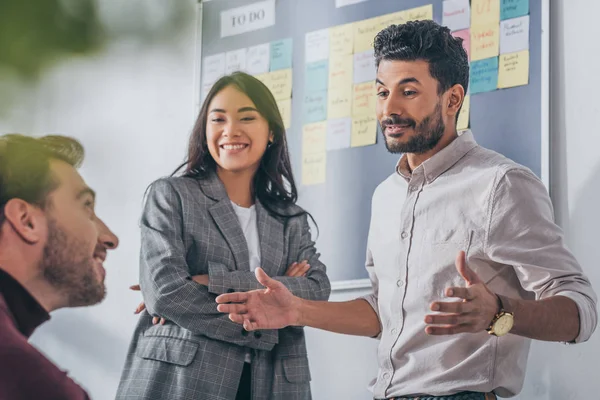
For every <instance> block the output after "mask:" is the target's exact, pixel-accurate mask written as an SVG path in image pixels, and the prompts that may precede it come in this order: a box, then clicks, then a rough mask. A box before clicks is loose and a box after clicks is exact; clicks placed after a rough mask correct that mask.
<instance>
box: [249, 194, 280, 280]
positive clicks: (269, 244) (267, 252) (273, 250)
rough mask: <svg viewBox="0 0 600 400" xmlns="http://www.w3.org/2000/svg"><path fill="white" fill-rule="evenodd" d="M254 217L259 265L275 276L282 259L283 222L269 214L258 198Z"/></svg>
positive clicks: (268, 273)
mask: <svg viewBox="0 0 600 400" xmlns="http://www.w3.org/2000/svg"><path fill="white" fill-rule="evenodd" d="M256 218H257V222H258V238H259V241H260V258H261V264H262V265H261V266H262V268H263V270H264V271H265V272H266V273H267V275H269V276H275V275H277V274H278V272H279V267H280V266H281V261H282V260H283V250H284V241H283V222H281V221H279V220H278V219H276V218H274V217H273V216H271V214H269V212H268V211H267V210H266V209H265V208H264V207H263V205H262V204H261V203H260V201H258V200H257V201H256Z"/></svg>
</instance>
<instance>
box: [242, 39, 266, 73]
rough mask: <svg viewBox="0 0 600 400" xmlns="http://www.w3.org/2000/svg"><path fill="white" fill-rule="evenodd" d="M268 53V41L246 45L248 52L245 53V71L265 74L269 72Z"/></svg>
mask: <svg viewBox="0 0 600 400" xmlns="http://www.w3.org/2000/svg"><path fill="white" fill-rule="evenodd" d="M270 53H271V44H270V43H264V44H259V45H257V46H252V47H248V52H247V53H246V71H247V72H248V73H249V74H251V75H258V74H266V73H267V72H269V66H270V61H271V56H270Z"/></svg>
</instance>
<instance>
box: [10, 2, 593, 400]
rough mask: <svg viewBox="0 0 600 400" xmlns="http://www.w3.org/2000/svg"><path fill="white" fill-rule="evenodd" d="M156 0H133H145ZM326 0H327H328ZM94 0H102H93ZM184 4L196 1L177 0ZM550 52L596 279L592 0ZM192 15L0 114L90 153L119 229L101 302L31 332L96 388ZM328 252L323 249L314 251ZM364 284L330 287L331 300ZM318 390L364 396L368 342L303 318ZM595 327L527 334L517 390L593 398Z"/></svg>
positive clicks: (124, 305) (160, 169) (557, 25)
mask: <svg viewBox="0 0 600 400" xmlns="http://www.w3.org/2000/svg"><path fill="white" fill-rule="evenodd" d="M157 1H159V0H145V1H138V2H137V4H138V5H139V7H142V8H144V7H150V6H151V5H152V3H156V2H157ZM332 1H333V0H332ZM103 2H104V3H112V2H111V1H109V0H103ZM186 2H187V3H189V5H190V12H193V0H186ZM553 3H554V8H553V15H552V21H551V28H552V38H551V40H552V43H551V50H552V64H551V68H552V70H551V79H552V82H551V87H552V93H551V96H552V104H551V113H550V114H551V129H552V146H553V151H552V160H553V162H552V175H553V178H552V190H553V199H554V202H555V206H556V214H557V218H558V221H559V222H560V224H561V225H562V226H563V227H564V228H565V231H566V235H567V241H568V243H569V246H570V247H571V249H572V250H573V251H574V252H575V254H576V255H577V257H578V258H579V260H580V261H581V263H582V264H583V267H584V269H585V270H586V271H587V273H588V274H589V276H590V277H591V279H592V283H593V284H594V285H595V287H596V289H597V290H598V291H600V268H598V267H597V265H598V260H599V259H600V250H599V247H598V245H597V243H596V242H597V237H598V231H597V227H598V226H600V211H599V209H598V204H600V155H599V151H598V147H600V137H599V136H598V135H597V133H596V130H597V128H596V125H597V116H598V115H599V111H600V102H599V101H598V98H597V94H596V93H597V92H598V91H599V90H600V75H598V73H597V72H596V71H597V65H598V64H599V63H600V55H599V54H598V52H597V51H595V49H592V48H591V46H590V43H592V42H593V40H594V39H595V38H596V37H598V36H600V25H598V23H597V18H596V16H597V15H600V4H598V3H597V2H590V1H587V0H570V1H569V8H567V7H565V6H564V2H563V1H554V2H553ZM193 63H194V27H193V24H192V23H191V22H190V23H189V26H188V27H187V28H186V30H185V32H183V33H182V34H181V35H179V36H178V37H176V38H173V39H170V40H166V41H164V40H162V41H155V42H152V43H151V44H150V45H145V46H141V45H139V44H137V43H135V42H130V41H121V42H118V43H116V44H114V45H113V46H111V47H110V48H109V49H107V51H105V52H104V53H102V54H99V55H97V56H94V57H92V58H91V59H81V60H79V59H74V60H72V61H70V62H67V63H64V64H61V65H59V66H57V67H56V68H55V69H53V70H52V71H50V72H49V73H48V74H47V76H45V77H44V79H43V81H42V83H41V84H40V85H39V87H34V88H31V89H30V91H29V92H28V93H27V94H26V95H24V96H23V98H22V99H21V103H19V105H17V106H15V108H14V109H13V110H12V111H11V112H10V113H8V114H6V115H3V116H0V132H9V131H11V132H14V131H22V132H26V133H36V134H40V133H47V132H61V133H65V134H69V135H73V136H76V137H78V138H79V139H81V140H82V142H83V144H84V145H85V146H86V149H87V151H88V155H87V160H86V163H85V166H84V168H83V170H82V173H83V175H84V177H85V179H86V180H87V181H88V183H90V184H91V185H92V186H93V187H94V188H95V189H96V190H97V191H98V192H99V199H98V213H99V215H101V216H102V217H104V218H105V220H106V221H107V223H108V224H109V225H110V226H111V227H112V228H113V229H114V230H115V231H116V232H117V233H118V234H119V236H120V238H121V240H122V244H121V248H120V249H119V250H118V251H116V252H115V253H113V254H112V255H110V256H109V258H108V260H107V263H106V265H107V270H108V277H107V285H108V290H109V294H108V297H107V299H106V301H105V302H104V303H103V304H102V305H99V306H96V307H92V308H85V309H77V310H65V311H60V312H57V313H55V314H54V316H53V318H52V320H51V321H50V322H49V323H47V324H46V325H45V326H44V327H43V328H42V329H40V330H39V331H38V332H37V333H36V334H35V335H34V342H35V344H36V345H37V346H39V347H40V348H41V349H42V350H43V351H44V352H45V353H47V354H48V355H49V356H50V357H51V358H52V359H53V360H55V361H56V362H57V363H58V364H59V365H60V366H61V367H62V368H64V369H67V370H69V371H70V373H71V375H72V376H74V377H75V379H76V380H78V381H79V382H80V383H82V384H83V385H84V386H85V387H86V388H87V389H88V390H89V391H90V393H91V394H92V396H93V398H94V399H97V400H98V399H102V400H105V399H112V398H114V393H115V390H116V385H117V383H118V378H119V374H120V370H121V366H122V363H123V360H124V357H125V352H126V349H127V344H128V342H129V338H130V335H131V332H132V331H133V326H134V323H135V318H134V316H133V313H132V312H133V309H134V308H135V306H136V305H137V302H138V300H139V296H138V295H136V294H134V293H129V292H128V290H127V286H128V285H129V284H130V283H132V282H135V281H136V280H137V264H138V262H137V258H138V246H139V232H138V229H137V223H138V219H139V214H140V204H141V198H142V194H143V191H144V189H145V187H146V185H147V184H148V183H150V182H151V181H152V180H154V179H156V178H157V177H158V176H161V175H164V174H167V173H169V172H170V171H171V169H172V168H173V166H175V165H176V164H177V163H178V162H179V161H180V160H181V159H182V156H183V151H184V148H185V142H186V140H187V136H188V133H189V131H190V129H191V126H192V124H193V120H194V109H193V107H194V103H193V93H194V90H193V85H194V79H193ZM322 251H326V249H322ZM359 294H361V292H345V293H335V294H334V295H333V296H332V298H333V299H334V300H342V299H344V298H353V297H355V296H358V295H359ZM308 343H309V352H310V359H311V366H312V375H313V392H314V398H315V400H325V399H330V398H344V399H348V400H354V399H356V400H358V399H368V398H369V395H368V392H367V391H366V390H365V386H366V385H367V384H368V382H369V381H370V379H371V378H372V377H373V376H374V375H375V367H376V366H375V357H374V351H375V346H376V341H374V340H371V339H366V338H353V337H347V336H336V335H333V334H329V333H325V332H317V331H314V330H308ZM599 356H600V334H596V336H594V337H593V338H592V340H591V341H590V342H588V343H586V344H583V345H578V346H564V345H560V344H544V343H536V344H534V346H533V348H532V353H531V358H530V363H529V369H528V372H527V379H526V384H525V388H524V391H523V393H522V394H521V396H519V398H520V399H522V400H524V399H527V400H550V399H552V400H564V399H594V398H597V397H598V388H597V377H598V372H597V365H598V359H599Z"/></svg>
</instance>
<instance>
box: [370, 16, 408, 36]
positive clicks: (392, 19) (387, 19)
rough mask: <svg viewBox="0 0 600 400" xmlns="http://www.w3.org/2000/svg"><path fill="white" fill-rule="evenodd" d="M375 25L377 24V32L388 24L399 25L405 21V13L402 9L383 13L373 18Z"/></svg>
mask: <svg viewBox="0 0 600 400" xmlns="http://www.w3.org/2000/svg"><path fill="white" fill-rule="evenodd" d="M375 20H376V23H377V25H378V26H379V28H378V30H377V32H376V34H377V33H379V31H381V30H382V29H385V28H387V27H388V26H390V25H400V24H403V23H405V22H406V14H405V13H404V11H398V12H395V13H390V14H385V15H382V16H380V17H376V18H375Z"/></svg>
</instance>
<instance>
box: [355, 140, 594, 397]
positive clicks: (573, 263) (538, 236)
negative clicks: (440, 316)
mask: <svg viewBox="0 0 600 400" xmlns="http://www.w3.org/2000/svg"><path fill="white" fill-rule="evenodd" d="M460 250H464V251H465V252H466V253H467V263H468V265H469V267H470V268H471V269H473V270H474V271H475V272H476V273H477V274H478V275H479V277H480V278H481V279H482V280H483V281H484V282H485V283H486V284H487V285H488V287H489V288H490V290H492V291H493V292H496V293H499V294H502V295H505V296H507V297H513V298H519V299H534V298H535V299H543V298H547V297H550V296H555V295H562V296H567V297H569V298H571V299H573V300H574V301H575V303H576V304H577V307H578V309H579V313H580V332H579V336H578V337H577V339H576V342H581V341H585V340H587V339H588V338H589V337H590V335H591V334H592V332H593V331H594V329H595V327H596V322H597V312H596V295H595V293H594V291H593V289H592V288H591V286H590V282H589V280H588V279H587V278H586V277H585V276H584V274H583V273H582V271H581V267H580V266H579V264H578V263H577V260H575V258H574V257H573V255H572V254H571V253H570V252H569V250H568V249H567V248H566V247H565V244H564V240H563V233H562V231H561V229H560V228H559V227H558V226H557V225H556V224H555V223H554V215H553V209H552V203H551V201H550V197H549V196H548V193H547V190H546V188H545V187H544V185H543V184H542V183H541V182H540V181H539V179H538V178H537V177H536V176H535V175H534V174H533V173H532V172H531V171H530V170H529V169H527V168H525V167H523V166H521V165H519V164H516V163H515V162H513V161H511V160H509V159H507V158H505V157H504V156H502V155H500V154H498V153H495V152H493V151H491V150H487V149H484V148H482V147H480V146H478V145H477V143H476V142H475V140H474V139H473V135H472V133H471V132H469V131H467V132H465V133H463V134H462V135H461V136H459V137H458V138H457V139H455V140H454V141H453V142H452V143H451V144H450V145H448V146H447V147H446V148H444V149H443V150H442V151H440V152H439V153H437V154H436V155H434V156H433V157H431V158H430V159H429V160H427V161H425V162H424V163H422V164H421V165H420V166H418V167H417V168H415V170H414V171H412V172H411V171H410V169H409V168H408V164H407V160H406V157H405V156H403V157H402V158H401V159H400V161H399V163H398V166H397V171H396V172H395V173H394V174H392V175H391V176H390V177H389V178H388V179H386V180H385V181H384V182H383V183H382V184H381V185H379V187H378V188H377V190H376V191H375V194H374V195H373V203H372V215H371V226H370V230H369V240H368V248H367V261H366V267H367V271H368V273H369V277H370V279H371V282H372V285H373V294H372V295H370V296H367V297H366V300H367V301H368V302H369V303H370V304H371V306H372V307H373V308H374V310H375V311H376V312H377V315H378V316H379V320H380V322H381V329H382V331H381V335H380V344H379V350H378V360H379V372H378V375H377V377H376V378H375V380H374V381H373V382H372V387H371V389H372V391H373V394H374V397H375V398H389V397H394V396H408V395H423V394H429V395H438V396H439V395H448V394H453V393H457V392H461V391H466V390H472V391H478V392H491V391H494V392H495V393H496V394H498V395H500V396H503V397H504V396H512V395H515V394H516V393H518V392H519V391H520V390H521V388H522V386H523V379H524V377H525V367H526V364H527V356H528V352H529V344H530V340H529V339H527V338H524V337H521V336H517V335H511V334H509V335H506V336H503V337H495V336H491V335H488V334H487V333H486V332H481V333H477V334H470V333H465V334H456V335H447V336H430V335H427V334H426V333H425V326H426V324H425V322H424V318H425V315H427V314H429V313H430V310H429V305H430V304H431V302H433V301H436V300H442V301H448V299H447V298H445V296H444V290H445V289H446V288H448V287H451V286H464V285H465V282H464V281H463V280H462V278H461V277H460V275H459V274H458V272H457V270H456V267H455V265H454V260H455V258H456V255H457V254H458V252H459V251H460ZM516 318H518V316H516Z"/></svg>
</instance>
